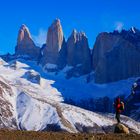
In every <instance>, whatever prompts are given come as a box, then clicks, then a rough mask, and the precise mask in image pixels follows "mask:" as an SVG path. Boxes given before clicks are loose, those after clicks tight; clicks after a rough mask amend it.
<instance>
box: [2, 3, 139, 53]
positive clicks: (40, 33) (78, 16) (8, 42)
mask: <svg viewBox="0 0 140 140" xmlns="http://www.w3.org/2000/svg"><path fill="white" fill-rule="evenodd" d="M55 18H60V20H61V23H62V27H63V32H64V35H65V38H66V39H67V38H68V36H69V35H70V34H71V32H72V30H73V29H77V30H78V31H84V32H86V35H87V37H88V40H89V45H90V47H91V48H92V47H93V44H94V42H95V39H96V36H97V35H98V34H99V33H100V32H103V31H113V30H114V29H116V28H117V29H121V28H125V29H129V28H130V27H131V26H135V27H137V28H139V29H140V0H22V1H21V0H3V1H0V54H3V53H7V52H10V53H13V52H14V48H15V45H16V40H17V34H18V30H19V27H20V26H21V24H23V23H24V24H26V25H27V26H28V28H29V30H30V32H31V34H32V36H33V38H34V40H35V41H36V42H37V43H39V44H40V42H42V43H44V42H45V40H46V32H47V29H48V27H49V26H50V24H51V23H52V21H53V20H54V19H55Z"/></svg>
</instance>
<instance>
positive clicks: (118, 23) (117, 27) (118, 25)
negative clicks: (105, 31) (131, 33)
mask: <svg viewBox="0 0 140 140" xmlns="http://www.w3.org/2000/svg"><path fill="white" fill-rule="evenodd" d="M123 26H124V24H123V22H120V21H117V22H115V30H118V31H121V30H122V29H123Z"/></svg>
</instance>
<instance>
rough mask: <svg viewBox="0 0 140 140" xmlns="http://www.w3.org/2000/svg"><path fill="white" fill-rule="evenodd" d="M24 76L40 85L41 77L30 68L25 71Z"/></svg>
mask: <svg viewBox="0 0 140 140" xmlns="http://www.w3.org/2000/svg"><path fill="white" fill-rule="evenodd" d="M25 77H26V78H27V80H29V81H31V82H33V83H37V84H39V85H41V77H40V74H39V73H37V72H35V71H33V70H30V71H27V72H26V73H25Z"/></svg>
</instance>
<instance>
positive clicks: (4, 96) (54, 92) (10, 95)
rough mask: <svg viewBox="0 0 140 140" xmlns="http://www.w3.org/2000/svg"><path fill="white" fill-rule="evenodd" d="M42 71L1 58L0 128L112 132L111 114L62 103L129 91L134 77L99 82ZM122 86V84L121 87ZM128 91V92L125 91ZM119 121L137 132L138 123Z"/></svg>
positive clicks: (33, 64)
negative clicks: (112, 81) (67, 99)
mask: <svg viewBox="0 0 140 140" xmlns="http://www.w3.org/2000/svg"><path fill="white" fill-rule="evenodd" d="M68 69H69V67H66V68H64V69H63V70H62V71H61V72H59V73H56V72H50V73H45V72H44V71H43V69H42V68H41V67H40V66H38V65H37V64H36V62H35V61H30V60H24V59H17V60H12V61H10V62H5V61H4V60H2V59H1V60H0V103H1V107H0V120H1V121H0V128H10V129H21V130H35V131H41V130H47V131H50V130H52V131H68V132H98V133H104V132H112V131H113V126H114V125H115V124H116V120H115V118H114V114H111V113H106V114H105V113H95V112H91V111H88V110H85V109H82V108H79V107H76V106H73V105H70V104H67V103H65V99H66V98H71V99H74V100H75V101H79V100H80V99H89V97H90V98H91V97H93V98H98V97H103V96H108V97H110V96H111V97H112V98H113V97H115V96H116V95H118V94H120V93H123V92H124V93H128V92H129V90H130V88H131V85H132V83H133V82H134V80H135V79H129V80H125V81H120V82H116V83H111V84H104V85H99V84H95V83H94V82H90V83H87V76H88V75H85V76H82V77H79V78H71V79H66V78H65V73H66V71H67V70H68ZM124 85H125V86H124ZM128 94H129V93H128ZM121 118H122V122H123V123H124V124H125V125H127V126H128V127H129V128H130V129H131V130H133V131H135V132H137V133H140V123H139V122H136V121H134V120H132V119H131V118H129V117H126V116H121Z"/></svg>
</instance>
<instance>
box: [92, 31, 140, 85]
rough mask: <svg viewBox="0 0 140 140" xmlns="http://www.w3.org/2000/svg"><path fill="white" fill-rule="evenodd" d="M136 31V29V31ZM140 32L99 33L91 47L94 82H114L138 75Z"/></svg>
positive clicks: (139, 69)
mask: <svg viewBox="0 0 140 140" xmlns="http://www.w3.org/2000/svg"><path fill="white" fill-rule="evenodd" d="M137 32H138V31H137ZM139 37H140V33H139V32H138V33H136V32H135V33H134V32H132V30H129V31H125V30H123V31H122V32H121V33H119V32H117V31H115V32H113V33H101V34H100V35H99V36H98V37H97V39H96V42H95V45H94V49H93V54H92V56H93V57H92V58H93V68H94V70H95V82H97V83H107V82H114V81H118V80H122V79H127V78H129V77H137V76H140V62H139V61H138V60H140V50H139V48H140V39H139Z"/></svg>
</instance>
